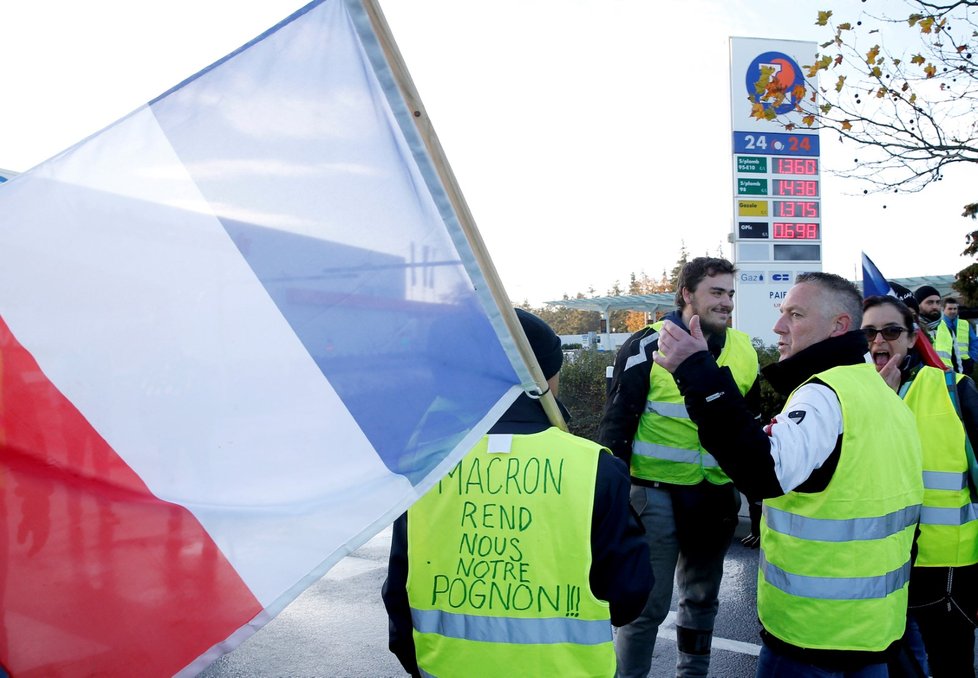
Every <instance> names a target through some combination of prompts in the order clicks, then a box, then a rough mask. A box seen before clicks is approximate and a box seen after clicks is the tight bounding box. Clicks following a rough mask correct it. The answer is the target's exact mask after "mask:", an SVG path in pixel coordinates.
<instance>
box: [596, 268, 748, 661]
mask: <svg viewBox="0 0 978 678" xmlns="http://www.w3.org/2000/svg"><path fill="white" fill-rule="evenodd" d="M735 270H736V269H735V268H734V266H733V264H731V263H730V262H729V261H727V260H726V259H717V258H709V257H698V258H696V259H693V260H691V261H689V262H688V263H687V264H686V265H685V266H683V268H682V271H681V272H680V274H679V281H678V283H677V292H676V307H677V309H676V310H675V311H674V312H672V313H670V314H669V315H668V316H666V319H667V320H668V321H669V322H671V323H673V324H674V325H675V326H677V327H681V328H683V330H684V331H685V328H686V326H687V323H688V322H689V319H690V318H692V317H693V316H698V317H699V318H700V319H701V327H702V328H703V332H704V334H705V335H706V337H707V340H708V346H709V355H710V357H711V359H712V360H713V361H714V362H715V364H716V365H718V366H719V367H720V368H722V369H723V370H724V371H725V372H726V373H728V374H730V375H731V377H732V378H733V380H734V381H735V383H736V389H737V391H738V392H739V393H741V394H749V395H750V398H751V401H752V403H753V406H754V409H755V411H759V409H760V390H759V387H758V384H757V351H756V350H755V349H754V347H753V346H752V345H751V341H750V337H748V336H747V335H746V334H744V333H743V332H738V331H737V330H733V329H731V328H729V327H728V323H729V320H730V313H731V311H732V310H733V305H734V304H733V295H734V282H733V274H734V272H735ZM663 322H665V321H659V322H657V323H654V324H652V325H649V326H648V327H646V328H645V329H643V330H640V331H639V332H636V333H635V334H633V335H632V336H631V337H629V339H628V340H627V341H626V342H625V344H623V345H622V347H621V349H619V351H618V355H617V357H616V359H615V367H614V373H613V377H612V382H611V390H610V393H609V395H608V401H607V404H606V405H605V411H604V415H603V418H602V421H601V425H600V427H599V428H598V440H599V441H600V442H601V443H602V444H604V445H606V446H607V447H608V448H609V449H610V450H611V451H612V452H613V453H614V454H615V455H616V456H617V457H619V458H621V459H623V460H624V461H625V462H626V463H628V464H629V467H630V471H631V476H632V490H631V502H632V506H633V507H634V508H635V510H636V511H637V512H638V514H639V516H640V517H641V519H642V523H643V524H644V525H645V531H646V535H647V537H648V542H649V549H650V557H651V559H652V560H651V563H652V571H653V573H654V575H655V586H654V587H653V589H652V594H651V595H650V596H649V598H648V601H647V603H646V605H645V609H644V610H642V614H641V615H640V616H639V617H638V619H636V620H635V621H634V622H632V623H631V624H629V625H628V626H625V627H623V628H621V629H619V630H618V635H617V636H616V638H615V650H616V652H617V654H618V673H619V676H621V678H645V677H646V676H648V674H649V670H650V667H651V664H652V652H653V649H654V647H655V641H656V636H657V634H658V628H659V625H660V624H661V623H662V622H663V620H664V619H665V618H666V615H667V614H668V613H669V605H670V602H671V600H672V591H673V579H674V578H675V582H676V587H677V588H678V590H679V604H678V609H677V612H676V644H677V646H678V658H677V665H676V675H677V676H681V677H687V676H706V675H707V672H708V670H709V666H710V649H711V646H712V638H713V624H714V620H715V618H716V614H717V610H718V609H719V602H718V598H717V595H718V592H719V589H720V580H721V578H722V576H723V559H724V556H725V555H726V553H727V549H728V548H729V546H730V540H731V537H732V536H733V532H734V528H735V527H736V525H737V520H738V510H739V508H740V495H739V494H738V492H737V490H736V489H735V488H734V486H733V484H732V483H731V482H730V478H728V477H727V475H726V474H725V473H724V472H723V471H722V470H721V469H720V467H719V466H718V465H717V463H716V461H715V460H714V459H713V457H712V456H710V455H709V454H708V453H707V452H705V451H704V450H703V447H702V446H701V445H700V441H699V438H698V437H697V430H696V424H695V423H694V422H693V421H692V420H690V418H689V416H688V415H687V414H686V409H685V407H683V402H682V396H680V394H679V389H678V388H677V387H676V383H675V380H674V379H673V378H672V375H671V374H669V373H668V372H667V371H666V370H664V369H662V368H661V367H659V366H658V365H656V364H655V363H654V362H653V360H652V355H653V353H654V352H655V351H656V350H657V348H658V336H659V331H660V328H661V327H662V325H663Z"/></svg>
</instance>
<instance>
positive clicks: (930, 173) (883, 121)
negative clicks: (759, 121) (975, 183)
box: [753, 0, 978, 216]
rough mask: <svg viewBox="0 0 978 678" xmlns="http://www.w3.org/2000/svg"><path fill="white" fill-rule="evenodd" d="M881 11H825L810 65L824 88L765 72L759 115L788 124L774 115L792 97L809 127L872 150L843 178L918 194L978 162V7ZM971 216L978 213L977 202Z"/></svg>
mask: <svg viewBox="0 0 978 678" xmlns="http://www.w3.org/2000/svg"><path fill="white" fill-rule="evenodd" d="M882 4H883V3H880V2H875V3H874V2H864V3H862V6H863V7H865V8H866V9H865V10H864V11H863V13H862V14H861V15H859V16H858V17H851V18H850V17H846V18H845V19H846V20H844V21H838V20H837V17H835V16H834V15H833V12H831V11H823V12H819V13H818V17H817V18H816V21H815V23H816V24H817V25H819V26H825V27H826V29H827V31H829V32H830V33H829V35H830V36H831V38H830V39H828V40H827V41H826V42H824V43H822V44H821V45H819V51H818V53H817V54H815V55H813V58H812V61H811V63H808V64H802V67H803V68H804V69H806V70H807V73H806V75H807V76H808V77H809V78H813V79H814V78H816V77H817V78H818V82H819V88H818V90H817V91H800V92H799V91H794V90H793V91H792V92H790V93H789V92H786V91H784V89H783V87H782V86H781V85H780V83H779V82H778V81H777V80H776V79H775V78H771V77H770V76H768V77H767V78H765V75H764V73H763V72H762V75H761V80H760V81H759V82H758V84H757V90H758V96H756V97H755V102H754V108H753V113H754V116H755V117H758V118H761V117H763V118H767V119H771V120H773V121H774V122H779V121H778V120H777V116H776V115H774V112H773V109H774V108H775V107H777V106H778V105H780V104H781V103H783V102H784V101H785V99H786V98H787V97H788V96H789V94H791V95H792V99H793V100H794V101H796V102H797V103H796V106H795V108H796V111H797V112H798V113H800V114H801V116H802V125H804V126H807V127H809V128H810V129H812V130H816V129H820V130H826V131H832V132H835V133H837V134H838V135H839V137H840V139H841V140H842V141H851V142H855V143H857V144H859V145H861V146H865V147H868V148H865V149H860V152H859V155H858V157H856V156H855V155H854V161H853V163H852V165H851V166H849V167H847V168H843V169H841V170H840V171H839V172H840V173H841V174H843V175H845V176H849V177H857V178H860V179H863V180H864V181H866V182H867V184H868V186H869V190H878V191H884V190H885V191H892V190H899V191H902V192H914V191H919V190H921V189H923V188H924V187H926V186H927V185H928V184H930V183H931V182H933V181H939V180H940V179H941V176H942V173H943V171H944V170H945V168H947V167H949V166H951V165H956V164H960V163H978V62H976V58H978V0H966V1H962V2H947V3H933V2H921V1H919V0H915V1H908V2H906V3H905V7H906V12H905V13H899V14H894V13H893V12H894V11H895V10H894V9H893V8H894V3H892V2H889V3H886V4H885V7H884V9H885V11H886V12H888V14H886V15H874V14H872V12H873V8H874V6H880V5H882ZM795 89H796V90H797V89H798V88H795ZM802 90H804V88H802ZM784 126H785V127H786V128H787V129H789V130H790V129H793V128H794V125H792V124H790V123H785V124H784ZM799 131H801V130H799ZM976 197H978V196H976ZM965 210H966V211H965V214H966V215H967V216H975V214H976V212H978V203H974V204H970V205H968V206H966V208H965Z"/></svg>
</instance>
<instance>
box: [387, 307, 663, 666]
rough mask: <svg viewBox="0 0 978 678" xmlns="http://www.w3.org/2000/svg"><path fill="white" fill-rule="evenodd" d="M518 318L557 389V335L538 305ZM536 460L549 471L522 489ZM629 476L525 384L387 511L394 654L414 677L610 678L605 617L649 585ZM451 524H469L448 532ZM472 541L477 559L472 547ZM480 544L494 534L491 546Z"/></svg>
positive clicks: (614, 617)
mask: <svg viewBox="0 0 978 678" xmlns="http://www.w3.org/2000/svg"><path fill="white" fill-rule="evenodd" d="M517 316H518V317H519V319H520V324H521V325H522V326H523V329H524V331H525V332H526V335H527V338H528V339H529V342H530V346H531V347H532V348H533V352H534V354H535V355H536V357H537V360H538V361H539V363H540V367H541V369H542V370H543V374H544V376H545V377H546V378H547V379H548V384H549V385H550V388H551V390H552V391H553V392H554V394H555V395H556V392H557V386H558V379H559V374H558V372H559V370H560V366H561V362H562V360H563V353H562V350H561V344H560V338H559V337H558V336H557V335H556V334H555V333H554V332H553V330H552V329H551V328H550V327H549V326H547V325H546V323H544V322H543V321H542V320H541V319H540V318H538V317H536V316H535V315H532V314H530V313H526V312H524V311H522V310H520V309H517ZM558 404H559V403H558ZM561 410H562V411H563V412H564V416H565V418H567V417H568V415H567V414H566V410H563V406H562V405H561ZM534 464H535V465H536V466H535V468H538V469H539V468H545V469H552V470H553V472H551V473H546V472H545V473H543V481H542V484H541V483H536V482H534V483H532V485H533V487H528V485H529V484H530V483H528V482H527V480H526V479H527V475H526V473H527V472H528V471H529V470H531V469H533V468H534ZM493 469H495V470H493ZM582 469H587V471H586V473H580V472H579V471H580V470H582ZM587 476H589V477H587ZM548 482H549V483H550V485H549V492H548V487H547V483H548ZM561 487H562V489H563V491H561ZM628 487H629V484H628V473H627V470H626V468H625V466H624V464H623V463H622V462H621V461H620V460H618V459H616V458H615V457H614V456H612V455H611V454H609V453H608V452H607V451H606V450H602V449H601V448H600V446H598V445H597V444H595V443H592V442H590V441H586V440H584V439H583V438H578V437H576V436H572V435H570V434H567V433H564V432H562V431H559V430H558V429H556V428H554V427H553V426H552V425H551V424H550V422H549V421H548V419H547V415H546V413H545V412H544V410H543V407H542V406H541V405H540V403H539V400H536V399H533V398H531V397H530V396H528V395H527V394H526V393H524V394H521V395H520V396H519V398H517V400H516V401H515V402H514V403H513V405H512V406H511V407H510V408H509V409H508V410H507V411H506V413H505V414H504V415H503V416H502V417H501V418H500V420H499V421H498V422H497V423H496V424H495V425H494V426H493V427H492V428H491V429H490V430H489V434H488V436H487V437H486V438H484V439H483V441H482V443H480V445H478V446H477V447H476V448H475V449H473V450H472V451H471V452H470V453H469V454H468V455H467V456H466V457H465V459H464V460H463V461H462V462H461V463H460V464H459V466H458V467H456V469H454V470H453V471H452V472H450V474H449V477H448V478H446V479H445V480H444V481H442V483H439V485H438V486H436V487H435V488H432V490H431V491H429V493H428V494H426V495H425V497H423V498H422V499H421V500H419V501H418V502H417V503H416V504H415V505H414V506H413V507H412V508H411V510H410V511H409V512H408V513H406V514H404V515H402V516H401V517H400V518H398V519H397V520H396V521H395V523H394V533H393V538H392V543H391V555H390V564H389V569H388V575H387V580H386V581H385V582H384V587H383V598H384V604H385V606H386V607H387V612H388V616H389V620H390V650H391V652H393V653H394V654H395V655H396V656H397V658H398V659H399V660H400V662H401V664H402V665H403V666H404V668H405V670H406V671H407V672H408V673H410V674H411V675H414V676H418V675H422V672H423V673H424V674H425V675H428V674H431V675H439V676H452V675H457V676H477V675H506V674H512V675H548V674H557V675H604V676H608V677H609V678H610V676H612V675H613V674H614V671H615V658H614V652H613V647H612V644H611V643H612V630H611V625H615V626H620V625H623V624H626V623H628V622H629V621H631V620H632V619H634V618H635V616H636V615H638V613H639V612H640V611H641V609H642V605H643V603H644V601H645V598H646V597H647V596H648V592H649V590H650V589H651V587H652V573H651V570H650V568H649V565H648V547H647V546H646V544H645V538H644V534H643V530H642V526H641V524H640V523H639V522H638V518H637V516H635V515H634V513H633V512H632V511H631V509H630V507H629V505H628ZM459 495H461V496H459ZM459 506H461V508H462V510H461V511H459V510H458V507H459ZM511 506H517V507H519V508H516V509H510V508H509V507H511ZM476 507H478V508H476ZM514 512H518V515H519V520H518V521H517V520H516V519H515V518H513V516H514V515H515V513H514ZM582 516H583V517H584V518H585V522H584V523H583V524H581V521H580V520H578V518H580V517H582ZM588 517H589V518H590V521H589V522H590V524H589V525H588V522H586V521H587V518H588ZM409 519H410V520H409ZM508 519H512V522H510V523H509V524H507V523H508ZM460 521H461V523H462V524H463V525H464V526H466V527H468V526H470V525H471V526H473V529H471V530H468V532H467V533H466V532H463V533H462V534H461V535H460V537H459V538H457V537H456V536H455V535H454V532H452V531H453V530H458V528H459V522H460ZM477 523H478V531H476V529H475V527H474V526H475V525H476V524H477ZM517 523H518V524H517ZM446 535H450V536H446ZM487 538H488V541H486V539H487ZM476 540H478V545H479V546H478V547H473V551H476V552H477V554H478V556H482V557H483V559H481V560H479V559H476V560H473V559H471V558H469V557H468V556H469V552H468V547H467V546H466V545H467V544H475V543H476ZM483 543H487V544H491V545H492V549H491V551H492V552H491V553H488V554H487V555H486V556H483V551H482V545H483ZM460 556H462V557H460ZM439 567H440V569H439ZM480 568H482V569H481V570H480ZM432 582H433V585H432ZM555 583H559V587H554V586H553V585H554V584H555ZM569 584H573V585H569ZM572 589H576V593H574V594H573V595H572V593H573V592H572ZM510 594H511V595H510ZM530 596H534V598H532V599H531V598H530ZM562 596H563V597H562ZM551 606H554V607H553V608H552V607H551ZM558 607H559V610H558V609H556V608H558Z"/></svg>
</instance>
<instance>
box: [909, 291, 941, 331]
mask: <svg viewBox="0 0 978 678" xmlns="http://www.w3.org/2000/svg"><path fill="white" fill-rule="evenodd" d="M913 297H914V299H915V300H916V302H917V315H918V317H919V319H920V325H921V327H922V328H923V329H924V331H925V332H926V333H927V336H928V337H930V340H931V343H933V342H934V335H935V333H936V332H937V323H939V322H940V320H941V293H940V292H939V291H938V290H937V288H936V287H933V286H931V285H921V286H920V287H918V288H917V289H916V290H914V293H913Z"/></svg>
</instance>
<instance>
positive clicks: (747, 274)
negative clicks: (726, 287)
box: [738, 271, 764, 283]
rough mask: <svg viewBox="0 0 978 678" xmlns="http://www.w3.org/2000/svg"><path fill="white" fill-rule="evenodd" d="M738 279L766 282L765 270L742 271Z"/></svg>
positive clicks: (745, 281) (744, 281)
mask: <svg viewBox="0 0 978 678" xmlns="http://www.w3.org/2000/svg"><path fill="white" fill-rule="evenodd" d="M738 275H739V276H740V277H739V278H738V280H739V281H740V282H742V283H762V282H764V271H741V272H740V273H739V274H738Z"/></svg>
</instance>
